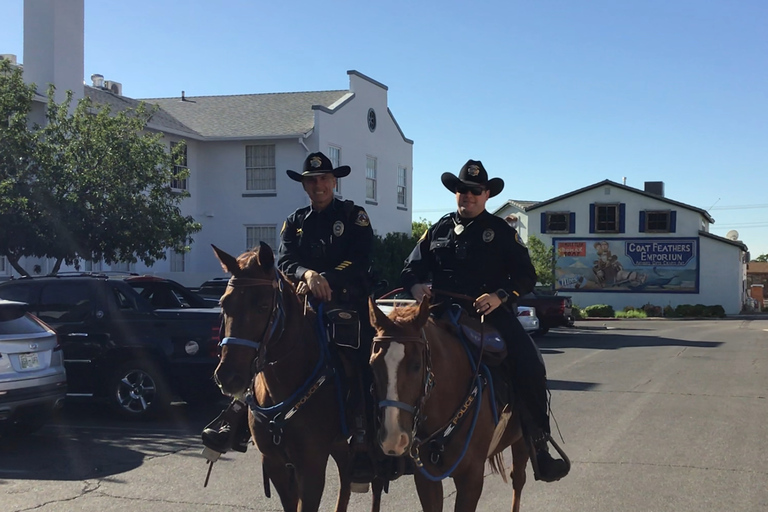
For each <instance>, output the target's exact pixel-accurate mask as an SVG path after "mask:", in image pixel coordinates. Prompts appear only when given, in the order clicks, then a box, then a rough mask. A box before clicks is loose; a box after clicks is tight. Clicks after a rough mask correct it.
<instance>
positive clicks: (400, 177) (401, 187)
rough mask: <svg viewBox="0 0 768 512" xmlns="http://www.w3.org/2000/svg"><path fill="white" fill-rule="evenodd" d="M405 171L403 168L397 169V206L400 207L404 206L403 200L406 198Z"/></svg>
mask: <svg viewBox="0 0 768 512" xmlns="http://www.w3.org/2000/svg"><path fill="white" fill-rule="evenodd" d="M406 183H407V180H406V169H405V167H398V168H397V204H399V205H400V206H406V204H405V199H406V197H407V195H408V194H407V189H406Z"/></svg>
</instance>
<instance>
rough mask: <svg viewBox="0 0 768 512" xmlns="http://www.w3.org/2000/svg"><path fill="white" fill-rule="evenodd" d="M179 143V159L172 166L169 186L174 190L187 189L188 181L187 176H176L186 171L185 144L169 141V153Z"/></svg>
mask: <svg viewBox="0 0 768 512" xmlns="http://www.w3.org/2000/svg"><path fill="white" fill-rule="evenodd" d="M179 144H181V145H182V147H183V149H181V150H179V151H180V154H179V161H178V162H177V163H176V164H175V165H174V166H173V176H174V177H173V179H172V180H171V188H172V189H174V190H188V187H189V183H187V178H178V176H179V174H180V173H181V172H186V171H187V169H188V167H187V145H186V144H185V143H181V142H171V154H173V152H174V150H175V149H176V147H177V146H178V145H179Z"/></svg>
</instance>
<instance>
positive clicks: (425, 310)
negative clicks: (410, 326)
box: [416, 296, 429, 327]
mask: <svg viewBox="0 0 768 512" xmlns="http://www.w3.org/2000/svg"><path fill="white" fill-rule="evenodd" d="M427 320H429V297H426V296H425V297H424V298H423V299H421V304H419V316H418V317H417V318H416V321H417V322H418V324H419V327H424V326H425V325H426V324H427Z"/></svg>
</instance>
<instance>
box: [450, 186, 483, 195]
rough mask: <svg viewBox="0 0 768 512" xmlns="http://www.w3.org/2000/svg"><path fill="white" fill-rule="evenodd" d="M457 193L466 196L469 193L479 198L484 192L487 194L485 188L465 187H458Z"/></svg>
mask: <svg viewBox="0 0 768 512" xmlns="http://www.w3.org/2000/svg"><path fill="white" fill-rule="evenodd" d="M456 192H458V193H459V194H466V193H467V192H472V195H475V196H479V195H480V194H482V193H483V192H485V189H484V188H476V187H465V186H458V187H456Z"/></svg>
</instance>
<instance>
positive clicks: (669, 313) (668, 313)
mask: <svg viewBox="0 0 768 512" xmlns="http://www.w3.org/2000/svg"><path fill="white" fill-rule="evenodd" d="M664 316H665V317H666V318H672V317H675V316H677V315H675V308H673V307H672V306H670V305H669V304H667V305H666V306H664Z"/></svg>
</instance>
